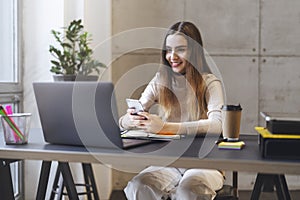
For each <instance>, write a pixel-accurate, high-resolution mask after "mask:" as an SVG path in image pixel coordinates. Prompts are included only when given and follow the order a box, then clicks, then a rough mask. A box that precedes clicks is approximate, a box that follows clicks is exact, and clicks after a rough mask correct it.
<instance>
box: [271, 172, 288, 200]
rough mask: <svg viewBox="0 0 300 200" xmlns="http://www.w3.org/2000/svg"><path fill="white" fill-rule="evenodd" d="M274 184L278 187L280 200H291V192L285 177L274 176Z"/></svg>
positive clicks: (280, 175)
mask: <svg viewBox="0 0 300 200" xmlns="http://www.w3.org/2000/svg"><path fill="white" fill-rule="evenodd" d="M274 176H275V177H274V184H275V186H276V192H277V197H278V199H282V200H290V199H291V196H290V192H289V189H288V186H287V183H286V179H285V176H284V175H282V174H278V175H274Z"/></svg>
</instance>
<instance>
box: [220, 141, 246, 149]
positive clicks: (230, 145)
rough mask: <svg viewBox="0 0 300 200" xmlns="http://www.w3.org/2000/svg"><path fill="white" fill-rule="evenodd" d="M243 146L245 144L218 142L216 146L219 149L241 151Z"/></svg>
mask: <svg viewBox="0 0 300 200" xmlns="http://www.w3.org/2000/svg"><path fill="white" fill-rule="evenodd" d="M244 146H245V142H243V141H238V142H220V143H219V144H218V148H219V149H242V148H243V147H244Z"/></svg>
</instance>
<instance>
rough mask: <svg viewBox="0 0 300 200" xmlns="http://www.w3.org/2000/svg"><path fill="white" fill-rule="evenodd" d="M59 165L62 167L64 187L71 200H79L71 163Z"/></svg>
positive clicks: (60, 163)
mask: <svg viewBox="0 0 300 200" xmlns="http://www.w3.org/2000/svg"><path fill="white" fill-rule="evenodd" d="M58 164H59V165H60V169H61V171H62V176H63V180H64V185H65V186H66V189H67V192H68V196H69V199H72V200H79V198H78V195H77V191H76V188H75V183H74V180H73V176H72V173H71V169H70V166H69V163H67V162H59V163H58Z"/></svg>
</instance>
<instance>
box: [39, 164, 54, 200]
mask: <svg viewBox="0 0 300 200" xmlns="http://www.w3.org/2000/svg"><path fill="white" fill-rule="evenodd" d="M51 163H52V161H43V162H42V167H41V173H40V179H39V185H38V190H37V194H36V200H41V199H45V197H46V191H47V185H48V180H49V174H50V168H51Z"/></svg>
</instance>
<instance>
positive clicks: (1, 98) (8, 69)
mask: <svg viewBox="0 0 300 200" xmlns="http://www.w3.org/2000/svg"><path fill="white" fill-rule="evenodd" d="M20 3H21V0H9V1H8V0H0V27H1V31H0V44H1V45H0V70H1V72H0V104H2V105H4V106H5V105H11V106H12V107H13V111H14V112H22V107H21V105H22V104H21V102H22V84H21V67H20V63H21V61H20V57H21V56H20V49H21V48H20V39H19V38H20V35H21V28H20V25H21V24H20V23H19V22H20V20H19V19H20V16H19V14H20V13H21V12H20V10H19V8H20V6H21V5H20ZM2 131H3V129H2V125H0V132H1V134H3V133H2ZM22 165H23V163H22V162H21V161H19V162H15V163H13V164H11V172H12V179H13V186H14V192H15V197H16V199H22V196H23V195H22V194H23V174H22V173H23V172H22V169H23V167H22Z"/></svg>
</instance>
